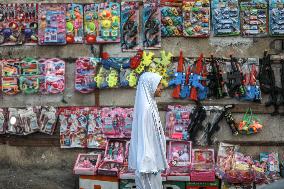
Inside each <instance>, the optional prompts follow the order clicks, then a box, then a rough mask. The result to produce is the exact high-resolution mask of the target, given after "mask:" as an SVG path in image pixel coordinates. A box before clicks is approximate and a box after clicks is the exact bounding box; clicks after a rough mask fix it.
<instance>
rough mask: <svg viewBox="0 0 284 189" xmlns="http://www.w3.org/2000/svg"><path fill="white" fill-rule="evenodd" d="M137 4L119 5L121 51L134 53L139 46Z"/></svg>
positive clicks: (125, 3)
mask: <svg viewBox="0 0 284 189" xmlns="http://www.w3.org/2000/svg"><path fill="white" fill-rule="evenodd" d="M139 41H140V38H139V2H122V3H121V49H122V51H136V50H138V49H140V48H141V46H140V44H139Z"/></svg>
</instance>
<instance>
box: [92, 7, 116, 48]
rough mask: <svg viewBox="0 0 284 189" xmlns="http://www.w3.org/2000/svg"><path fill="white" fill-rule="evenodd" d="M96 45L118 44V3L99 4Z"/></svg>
mask: <svg viewBox="0 0 284 189" xmlns="http://www.w3.org/2000/svg"><path fill="white" fill-rule="evenodd" d="M98 24H99V25H98V36H97V38H96V42H97V43H119V42H120V3H117V2H106V3H100V4H99V15H98Z"/></svg>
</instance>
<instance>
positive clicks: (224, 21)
mask: <svg viewBox="0 0 284 189" xmlns="http://www.w3.org/2000/svg"><path fill="white" fill-rule="evenodd" d="M211 9H212V28H213V32H214V36H235V35H239V34H240V14H239V13H240V11H239V6H238V0H213V1H212V2H211Z"/></svg>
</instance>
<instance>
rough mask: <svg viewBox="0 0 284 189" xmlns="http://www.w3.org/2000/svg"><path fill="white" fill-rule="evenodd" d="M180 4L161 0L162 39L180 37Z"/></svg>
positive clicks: (181, 31)
mask: <svg viewBox="0 0 284 189" xmlns="http://www.w3.org/2000/svg"><path fill="white" fill-rule="evenodd" d="M181 6H182V3H181V2H173V1H168V0H163V1H162V2H161V18H162V20H161V24H162V25H161V35H162V37H174V36H176V37H178V36H182V34H183V30H182V28H183V27H182V22H183V19H182V7H181Z"/></svg>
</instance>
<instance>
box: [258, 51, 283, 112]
mask: <svg viewBox="0 0 284 189" xmlns="http://www.w3.org/2000/svg"><path fill="white" fill-rule="evenodd" d="M259 81H260V88H261V90H262V91H263V92H264V93H266V94H269V101H268V102H266V103H265V106H266V107H269V106H274V111H273V113H272V114H271V115H272V116H275V115H278V114H279V112H278V109H279V104H278V103H277V95H278V93H279V89H278V88H277V86H276V85H275V76H274V72H273V69H272V66H271V60H270V55H269V54H268V53H267V51H265V52H264V56H263V59H262V60H261V62H260V72H259Z"/></svg>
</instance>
